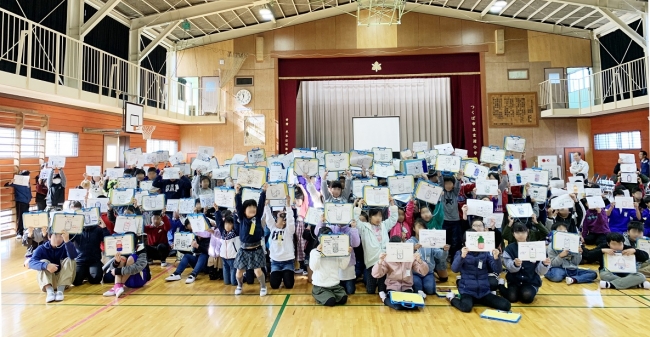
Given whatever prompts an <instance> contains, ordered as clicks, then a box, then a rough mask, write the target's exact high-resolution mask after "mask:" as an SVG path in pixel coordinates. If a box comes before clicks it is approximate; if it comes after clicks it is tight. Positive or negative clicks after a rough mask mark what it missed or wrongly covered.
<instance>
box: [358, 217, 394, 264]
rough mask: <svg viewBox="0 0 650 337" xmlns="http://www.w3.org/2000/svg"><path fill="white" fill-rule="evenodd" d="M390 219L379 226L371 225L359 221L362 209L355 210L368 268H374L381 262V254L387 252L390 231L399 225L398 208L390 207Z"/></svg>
mask: <svg viewBox="0 0 650 337" xmlns="http://www.w3.org/2000/svg"><path fill="white" fill-rule="evenodd" d="M389 210H390V217H389V218H388V219H386V220H384V221H382V222H381V224H379V226H374V225H371V224H370V223H368V222H363V221H361V220H360V219H359V216H360V215H361V208H359V207H355V208H354V220H356V222H357V229H358V230H359V236H360V237H361V244H362V246H363V260H364V263H365V264H366V267H367V268H370V266H374V265H375V264H376V263H377V261H379V254H381V253H382V252H385V251H386V243H387V242H388V240H389V238H388V231H390V230H391V229H393V227H394V226H395V224H397V206H390V209H389Z"/></svg>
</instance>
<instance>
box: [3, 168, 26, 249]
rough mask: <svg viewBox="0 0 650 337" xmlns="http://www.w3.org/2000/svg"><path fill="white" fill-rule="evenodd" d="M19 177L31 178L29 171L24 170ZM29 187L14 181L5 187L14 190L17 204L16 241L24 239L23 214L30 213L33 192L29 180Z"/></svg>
mask: <svg viewBox="0 0 650 337" xmlns="http://www.w3.org/2000/svg"><path fill="white" fill-rule="evenodd" d="M19 175H21V176H27V177H29V171H27V170H22V171H20V173H19ZM27 180H28V184H27V186H23V185H17V184H15V183H14V180H13V179H12V180H11V181H10V182H7V183H6V184H5V187H12V188H13V189H14V200H15V202H16V240H20V239H22V238H23V232H24V230H25V228H24V227H23V214H25V213H27V212H29V203H30V202H31V201H32V190H31V188H30V184H29V179H27Z"/></svg>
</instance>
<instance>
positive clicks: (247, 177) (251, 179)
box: [237, 167, 266, 188]
mask: <svg viewBox="0 0 650 337" xmlns="http://www.w3.org/2000/svg"><path fill="white" fill-rule="evenodd" d="M237 183H238V184H239V185H241V186H243V187H252V188H262V185H264V184H265V183H266V167H240V168H239V170H238V171H237Z"/></svg>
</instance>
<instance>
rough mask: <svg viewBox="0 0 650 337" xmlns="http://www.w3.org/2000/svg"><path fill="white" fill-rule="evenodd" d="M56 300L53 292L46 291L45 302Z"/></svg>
mask: <svg viewBox="0 0 650 337" xmlns="http://www.w3.org/2000/svg"><path fill="white" fill-rule="evenodd" d="M54 301H56V295H54V292H51V293H47V297H45V303H50V302H54Z"/></svg>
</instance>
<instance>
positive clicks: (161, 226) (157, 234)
mask: <svg viewBox="0 0 650 337" xmlns="http://www.w3.org/2000/svg"><path fill="white" fill-rule="evenodd" d="M170 228H171V224H170V222H169V218H168V217H167V214H165V213H163V212H161V211H153V212H152V216H151V224H150V225H145V226H144V232H145V233H146V234H147V245H146V246H145V248H146V250H147V256H148V257H149V259H151V260H152V261H153V260H154V259H155V260H160V266H161V267H163V268H165V267H167V262H166V261H167V257H168V256H169V251H170V250H171V247H170V246H169V240H168V239H167V232H169V229H170Z"/></svg>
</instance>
